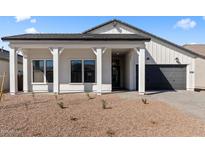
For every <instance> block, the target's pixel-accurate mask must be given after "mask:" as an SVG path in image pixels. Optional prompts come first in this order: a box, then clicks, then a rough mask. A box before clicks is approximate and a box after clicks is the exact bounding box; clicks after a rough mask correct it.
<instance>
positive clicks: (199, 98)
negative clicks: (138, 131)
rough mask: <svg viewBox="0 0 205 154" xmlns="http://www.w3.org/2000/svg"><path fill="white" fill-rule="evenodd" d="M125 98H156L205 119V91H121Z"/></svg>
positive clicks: (121, 95)
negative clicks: (140, 93) (139, 92)
mask: <svg viewBox="0 0 205 154" xmlns="http://www.w3.org/2000/svg"><path fill="white" fill-rule="evenodd" d="M118 95H119V96H120V97H122V98H124V99H134V100H141V98H147V99H148V100H149V99H155V100H159V101H162V102H165V103H168V104H169V105H171V106H174V107H176V108H177V109H179V110H181V111H182V112H185V113H188V114H191V115H193V116H195V117H198V118H200V119H201V120H203V121H205V91H204V92H191V91H176V92H175V91H160V92H153V91H152V92H146V95H144V96H141V95H138V92H136V91H135V92H134V91H132V92H120V93H119V94H118Z"/></svg>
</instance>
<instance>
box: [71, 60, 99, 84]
mask: <svg viewBox="0 0 205 154" xmlns="http://www.w3.org/2000/svg"><path fill="white" fill-rule="evenodd" d="M72 60H80V61H81V62H82V82H71V61H72ZM86 60H93V61H95V82H84V61H86ZM69 66H70V67H69V68H70V71H69V84H96V80H97V71H96V70H97V64H96V59H77V58H76V59H75V58H73V59H70V60H69Z"/></svg>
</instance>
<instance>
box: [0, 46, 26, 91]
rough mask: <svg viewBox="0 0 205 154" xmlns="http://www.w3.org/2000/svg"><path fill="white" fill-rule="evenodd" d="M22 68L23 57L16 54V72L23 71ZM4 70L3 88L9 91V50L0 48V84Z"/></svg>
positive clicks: (20, 72)
mask: <svg viewBox="0 0 205 154" xmlns="http://www.w3.org/2000/svg"><path fill="white" fill-rule="evenodd" d="M22 69H23V58H22V56H21V55H18V74H22V72H23V70H22ZM4 72H5V73H6V76H5V80H4V87H3V90H4V91H9V51H7V50H4V49H0V85H1V83H2V79H3V74H4ZM21 87H22V86H21ZM19 88H20V87H19Z"/></svg>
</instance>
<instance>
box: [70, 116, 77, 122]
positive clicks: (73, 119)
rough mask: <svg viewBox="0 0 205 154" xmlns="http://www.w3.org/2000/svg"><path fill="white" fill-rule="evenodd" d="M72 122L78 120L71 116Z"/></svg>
mask: <svg viewBox="0 0 205 154" xmlns="http://www.w3.org/2000/svg"><path fill="white" fill-rule="evenodd" d="M70 120H72V121H77V120H78V118H76V117H73V116H71V117H70Z"/></svg>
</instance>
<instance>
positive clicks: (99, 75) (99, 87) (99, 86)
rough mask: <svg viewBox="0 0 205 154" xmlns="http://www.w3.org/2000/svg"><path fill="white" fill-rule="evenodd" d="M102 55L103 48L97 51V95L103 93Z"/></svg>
mask: <svg viewBox="0 0 205 154" xmlns="http://www.w3.org/2000/svg"><path fill="white" fill-rule="evenodd" d="M102 54H103V50H102V49H101V48H99V49H96V56H97V57H96V59H97V61H96V63H97V94H98V95H101V93H102Z"/></svg>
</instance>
